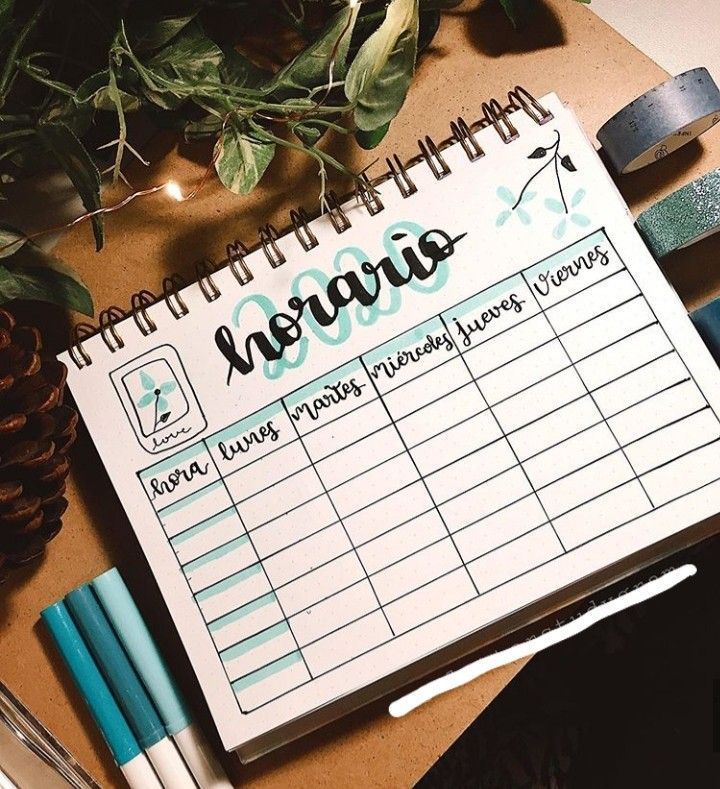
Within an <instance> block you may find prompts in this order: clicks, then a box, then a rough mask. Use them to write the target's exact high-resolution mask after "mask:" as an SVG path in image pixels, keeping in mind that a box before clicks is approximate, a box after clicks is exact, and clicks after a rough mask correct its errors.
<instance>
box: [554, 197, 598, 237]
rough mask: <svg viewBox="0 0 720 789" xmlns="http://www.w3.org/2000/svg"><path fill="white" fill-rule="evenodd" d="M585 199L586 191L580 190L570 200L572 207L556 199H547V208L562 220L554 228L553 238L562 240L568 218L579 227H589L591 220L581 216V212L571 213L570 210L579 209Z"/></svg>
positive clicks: (583, 215)
mask: <svg viewBox="0 0 720 789" xmlns="http://www.w3.org/2000/svg"><path fill="white" fill-rule="evenodd" d="M584 197H585V190H584V189H578V190H577V191H576V192H575V193H574V194H573V196H572V197H571V198H570V207H569V208H568V207H567V206H566V205H565V204H563V203H561V202H560V201H559V200H556V199H555V198H554V197H547V198H545V208H547V210H548V211H551V212H552V213H553V214H558V215H559V216H560V219H559V221H558V223H557V224H556V225H555V227H554V228H553V238H558V239H560V238H562V237H563V236H564V235H565V231H566V230H567V226H568V218H569V219H570V221H571V222H572V223H573V224H574V225H577V226H578V227H587V226H588V225H589V224H590V219H589V218H588V217H586V216H585V214H581V213H580V212H579V211H571V210H570V209H573V208H577V206H578V205H579V204H580V203H581V202H582V200H583V198H584Z"/></svg>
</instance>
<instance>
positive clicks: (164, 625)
mask: <svg viewBox="0 0 720 789" xmlns="http://www.w3.org/2000/svg"><path fill="white" fill-rule="evenodd" d="M476 5H477V3H474V2H466V3H465V4H463V5H462V6H461V7H460V8H459V9H456V10H455V11H453V12H451V13H448V14H446V15H444V16H443V22H442V25H441V28H440V32H439V33H438V35H437V36H436V38H435V40H434V41H433V44H432V48H431V50H430V51H429V52H428V53H427V54H425V55H424V56H423V58H422V60H421V62H420V65H419V68H418V74H417V78H416V80H415V82H414V83H413V86H412V89H411V91H410V96H409V98H408V100H407V102H406V104H405V107H404V108H403V110H402V112H401V114H400V117H399V118H398V119H397V120H396V121H395V122H394V123H393V126H392V129H391V131H390V133H389V135H388V137H387V138H386V140H385V141H384V142H383V143H382V145H381V146H380V148H379V149H377V150H375V151H372V152H367V151H361V150H359V149H357V148H356V147H355V146H353V144H352V143H351V142H349V141H346V140H345V139H343V138H342V137H340V136H338V137H336V138H335V139H333V140H332V141H330V150H331V151H332V153H333V154H334V155H335V156H336V157H338V158H340V159H342V160H343V161H345V162H348V163H349V164H351V165H352V166H353V167H355V168H356V169H360V168H362V167H364V166H365V165H367V164H369V163H370V162H372V161H373V160H374V159H376V158H378V157H379V158H380V161H384V158H385V156H387V155H388V154H389V153H391V152H397V153H398V155H399V156H400V157H401V158H403V159H404V158H409V157H410V156H413V155H415V154H416V153H417V144H416V140H417V138H418V137H419V136H421V135H422V134H426V133H427V134H430V135H432V136H433V137H434V138H435V139H442V138H444V137H446V136H448V132H449V130H448V123H449V121H450V120H451V119H452V118H455V117H457V116H458V115H463V116H464V117H465V118H466V119H468V120H474V119H476V118H477V117H478V116H479V115H480V103H481V102H482V101H483V100H485V99H487V98H489V97H492V96H496V97H500V98H502V97H504V95H505V93H506V92H507V90H508V89H509V88H511V87H513V86H514V85H515V84H516V83H520V84H522V85H524V86H525V87H527V88H528V89H529V90H531V91H532V92H533V93H534V94H535V95H538V96H540V95H542V94H544V93H546V92H548V91H550V90H555V91H557V92H558V93H559V94H560V96H561V97H562V98H563V99H564V100H565V101H567V102H569V103H570V104H571V106H572V107H573V108H574V110H575V112H576V113H577V115H578V117H579V119H580V121H581V123H582V124H583V126H584V128H585V130H586V132H587V133H588V135H589V136H590V138H591V139H593V140H594V138H595V132H596V131H597V129H598V127H599V126H600V125H601V124H602V122H603V121H604V120H606V119H607V118H608V117H609V116H610V115H611V114H613V113H614V112H615V111H617V110H618V109H619V108H620V107H622V106H624V105H625V104H626V103H628V102H629V101H630V100H632V99H633V98H635V97H636V96H637V95H638V94H640V93H642V92H643V91H645V90H647V89H648V88H650V87H652V86H653V85H655V84H657V83H659V82H661V81H662V80H663V79H664V78H665V77H666V74H665V73H664V72H663V71H662V69H660V68H659V67H658V66H657V65H656V64H654V63H653V62H652V61H650V60H649V59H648V58H647V57H645V56H644V55H643V54H642V53H640V52H639V51H638V50H636V49H635V48H634V47H632V46H631V45H630V44H628V42H627V41H625V40H624V39H622V38H621V37H620V36H619V35H618V34H617V33H615V32H614V31H613V30H611V29H610V28H609V27H607V26H606V25H605V24H604V23H603V22H602V21H601V20H599V19H598V18H597V17H596V16H595V15H594V14H593V13H592V12H591V11H589V10H588V9H587V8H586V7H584V6H583V5H581V4H579V3H576V2H573V1H572V0H546V1H545V2H542V0H538V7H539V11H538V14H537V19H536V20H535V23H534V24H533V26H532V27H530V28H529V29H528V30H526V31H525V32H524V33H522V34H521V33H516V32H514V31H513V30H512V28H511V27H510V26H509V25H508V24H507V23H506V21H505V20H504V18H503V17H502V14H501V12H500V10H499V8H498V7H497V4H495V3H488V4H486V5H483V6H482V7H481V8H480V9H479V10H478V9H476V8H475V6H476ZM648 24H652V20H651V19H649V20H648ZM698 65H700V64H698ZM143 153H144V154H145V155H146V156H147V158H149V159H150V160H151V162H152V163H153V164H152V165H151V166H150V168H148V170H144V171H143V172H141V173H134V174H133V175H134V178H135V185H136V187H140V186H141V185H143V184H145V183H147V184H151V183H158V182H162V181H163V180H166V179H168V178H169V177H172V178H174V179H175V180H177V181H179V182H182V183H188V182H192V180H193V179H194V178H197V177H198V175H199V174H200V173H201V172H202V170H203V168H204V164H205V163H206V162H207V161H208V157H209V148H208V146H206V145H205V146H203V145H197V146H187V145H184V144H182V145H178V144H177V141H176V140H175V139H174V138H171V137H169V136H167V135H160V136H158V137H156V138H153V140H151V142H150V143H149V144H148V146H147V148H146V149H145V150H144V151H143ZM718 166H720V129H715V130H712V131H711V132H709V133H708V134H707V135H705V136H704V137H703V138H702V140H701V141H700V142H695V143H691V144H689V145H688V146H686V147H685V148H684V149H682V150H681V151H679V152H677V153H675V154H673V155H672V156H670V157H668V158H666V159H664V160H662V161H661V162H659V163H657V164H655V165H653V166H651V167H649V168H646V169H645V170H642V171H640V172H638V173H635V174H633V175H630V176H625V177H623V178H621V179H620V181H619V183H618V186H619V188H620V190H621V192H622V193H623V195H624V197H625V199H626V200H627V202H628V203H629V204H630V207H631V208H632V210H633V211H634V212H637V211H638V210H640V209H641V208H643V207H645V206H646V205H648V204H650V203H651V202H653V201H654V200H655V199H657V198H658V197H661V196H663V195H664V194H666V193H668V192H669V191H671V190H673V189H675V188H677V187H678V186H680V185H682V184H683V183H685V182H687V181H689V180H691V179H692V178H694V177H696V176H697V175H699V174H701V173H702V172H705V171H707V170H709V169H711V168H712V167H718ZM315 171H316V166H315V164H314V163H313V162H311V161H310V160H309V159H307V158H302V157H297V156H294V155H288V154H287V153H286V152H284V151H283V152H281V153H280V154H279V155H278V156H277V157H276V159H275V161H274V162H273V164H272V166H271V167H270V169H269V171H268V173H267V175H266V177H265V178H264V179H263V181H262V184H261V186H260V187H259V188H258V189H256V190H255V191H254V192H253V193H252V195H250V196H249V197H237V196H234V195H231V194H229V193H228V192H225V191H223V189H222V188H221V187H220V186H219V185H218V184H217V183H211V184H210V185H209V186H208V187H207V188H206V189H204V190H203V191H202V192H201V193H200V195H199V196H198V197H197V198H195V199H194V200H192V201H189V202H187V203H182V204H173V203H171V202H170V201H168V200H167V199H163V197H162V195H159V196H157V197H152V198H148V199H147V200H145V202H142V201H139V202H137V203H134V204H131V205H130V206H128V207H127V208H126V209H124V210H123V211H121V212H119V213H117V214H114V215H111V216H109V217H108V218H107V223H106V228H107V239H108V240H107V245H106V248H105V249H104V250H103V251H102V252H101V253H100V254H96V253H94V252H93V247H92V243H91V239H90V234H89V230H88V228H87V227H81V228H78V229H77V230H76V232H73V233H70V234H68V235H67V236H66V237H65V238H64V239H63V240H62V241H61V242H60V244H59V245H58V247H57V248H56V251H57V252H58V254H59V255H60V256H61V257H63V258H64V259H65V260H66V261H68V262H69V263H70V264H71V265H73V266H74V267H75V268H76V269H77V270H78V271H79V272H80V273H81V275H82V277H83V278H84V280H85V281H86V283H87V284H88V285H89V287H90V289H91V291H92V293H93V295H94V298H95V303H96V306H97V309H98V310H100V309H102V308H104V307H107V306H109V305H110V304H118V305H119V306H121V307H127V305H128V303H129V298H130V294H131V293H132V292H134V291H137V290H139V289H141V288H148V289H150V290H153V291H154V292H158V291H159V290H160V283H161V281H162V278H163V277H164V276H166V275H167V274H169V273H170V272H172V271H179V272H180V273H181V274H183V275H185V276H187V277H188V278H192V271H193V263H194V261H195V260H197V259H198V258H201V257H205V256H207V255H211V256H214V257H215V258H216V259H219V258H220V257H222V253H223V250H224V245H225V243H226V242H227V241H228V240H230V239H233V238H236V237H237V238H240V239H243V240H245V241H246V242H252V241H253V239H254V238H255V236H254V234H255V232H256V229H257V227H258V226H260V225H261V224H264V223H265V222H268V221H270V222H273V223H274V224H275V225H276V226H278V227H283V226H285V225H286V224H287V212H288V210H289V209H290V208H292V207H294V206H296V205H298V204H303V205H305V206H306V207H308V208H311V207H312V206H313V205H315V204H316V200H317V190H318V180H317V177H316V172H315ZM373 172H380V164H377V165H375V168H374V170H371V173H373ZM341 186H342V185H341ZM118 194H119V192H118ZM105 199H106V200H112V199H113V193H112V192H109V193H108V194H107V195H106V198H105ZM37 221H38V223H40V222H41V221H42V220H41V219H40V218H39V219H38V220H37ZM26 229H29V228H27V227H26ZM719 253H720V237H715V238H710V239H707V240H705V241H703V242H701V243H700V244H697V245H695V247H693V248H691V249H688V250H685V251H684V252H682V253H678V254H676V255H674V256H673V257H672V258H670V259H669V260H668V261H667V262H666V263H665V264H664V269H665V271H666V273H667V275H668V277H669V278H670V280H671V281H672V283H673V284H674V285H675V286H676V288H677V289H678V291H679V293H680V295H681V297H682V298H683V299H684V300H685V301H686V303H687V304H688V305H689V306H693V305H695V304H697V303H699V302H702V301H703V300H705V299H706V298H707V297H708V296H709V295H711V294H712V293H714V292H716V291H717V290H718V289H720V277H719V276H718V274H717V270H716V267H715V263H716V262H720V254H719ZM49 314H50V317H48V315H49ZM31 317H32V319H33V320H36V321H37V322H39V323H40V324H43V325H49V326H50V327H51V329H52V330H53V331H54V336H52V337H50V338H49V339H51V341H53V340H54V345H55V346H57V347H62V345H63V340H62V336H63V335H61V332H60V330H61V329H65V328H67V327H63V326H62V321H60V322H59V321H58V319H57V317H56V315H55V313H52V311H51V312H50V313H48V310H47V309H46V308H42V307H36V308H34V311H33V312H32V314H31ZM58 326H59V327H60V328H58ZM73 460H74V466H73V471H72V475H71V478H70V481H69V486H68V487H69V494H68V495H69V500H70V506H69V509H68V511H67V513H66V515H65V519H64V520H65V526H64V529H63V531H62V532H61V533H60V535H59V536H58V537H57V538H56V540H55V541H54V542H53V543H51V545H50V546H49V549H48V553H47V558H46V560H45V561H44V562H43V563H41V564H39V565H38V566H35V567H31V568H27V569H23V570H21V571H18V572H16V573H13V574H12V575H11V576H10V577H9V578H8V579H7V580H6V582H5V584H4V585H3V586H2V587H0V634H1V635H0V677H1V678H2V680H3V681H4V682H6V683H7V684H8V685H9V686H10V687H11V688H12V689H13V690H14V692H15V693H16V694H17V695H19V696H20V698H21V699H23V701H24V702H25V704H27V705H28V706H29V707H30V708H31V709H32V710H33V711H34V712H35V713H36V714H37V715H38V716H39V717H40V718H41V719H42V720H43V721H44V723H45V724H46V725H47V726H48V727H49V728H51V729H52V730H53V731H54V732H55V733H56V734H57V735H58V736H59V737H60V738H61V739H62V741H63V742H64V744H65V745H66V746H67V747H68V748H70V749H71V750H72V751H73V752H74V753H75V754H76V755H77V757H78V758H79V759H80V761H81V762H82V763H83V764H84V765H85V766H86V767H87V768H88V769H89V770H90V771H91V772H92V773H93V774H94V775H95V776H96V777H97V779H98V780H99V781H100V783H101V784H102V785H103V786H120V785H122V781H121V779H120V777H119V774H118V772H117V770H116V769H115V767H114V766H113V764H112V762H111V760H110V758H109V755H108V752H107V750H106V748H105V747H104V745H103V744H102V742H101V740H100V737H99V735H98V734H97V732H96V731H95V729H94V727H93V725H92V723H91V721H90V718H89V716H88V715H87V713H86V712H85V711H84V709H83V707H82V705H81V702H80V700H79V698H78V696H77V695H76V693H75V691H74V689H73V688H72V686H71V685H70V682H69V680H68V678H67V675H66V674H65V672H64V670H63V669H62V667H61V666H60V664H59V660H58V658H57V655H56V654H55V653H54V652H53V649H52V647H51V645H50V643H49V641H48V639H47V637H46V636H45V634H44V633H43V631H42V628H41V627H40V626H39V625H38V613H39V611H40V610H41V609H42V608H43V607H44V606H46V605H48V604H49V603H51V602H53V601H55V600H57V599H58V598H60V597H62V596H63V595H64V594H66V593H67V592H68V591H69V590H70V589H72V588H73V587H75V586H76V585H78V584H80V583H82V582H85V581H87V580H89V579H90V578H92V577H94V576H95V575H97V574H99V573H101V572H102V571H103V570H105V569H106V568H108V567H109V566H111V565H117V566H119V567H120V568H121V570H122V572H123V574H124V575H125V576H126V577H127V578H128V580H129V582H130V585H131V587H132V590H133V592H134V594H135V596H136V599H137V601H138V603H139V605H140V606H141V608H142V609H143V612H144V613H145V615H146V616H147V618H148V619H149V620H150V622H151V624H152V625H153V626H154V628H155V631H156V632H157V633H158V634H159V637H160V641H161V643H162V645H163V647H164V649H165V651H166V654H167V655H168V656H169V658H170V662H171V665H172V667H173V669H174V670H175V672H176V674H177V676H178V677H179V678H180V681H181V684H182V686H183V687H184V688H185V689H186V691H187V693H188V695H189V696H190V698H191V701H192V702H193V704H194V706H195V707H196V709H197V712H198V715H199V717H200V719H201V721H203V722H205V724H206V726H205V728H206V730H207V731H208V732H211V733H213V728H212V724H211V723H209V721H208V717H207V711H206V709H205V707H204V704H203V702H202V700H201V697H200V695H199V691H198V688H197V685H196V683H195V681H194V679H193V676H192V672H191V671H190V668H189V666H188V664H187V662H186V659H185V657H184V654H183V652H182V649H181V648H180V645H179V641H178V638H177V635H176V634H175V631H174V629H173V628H172V625H171V623H170V622H169V617H168V616H167V614H166V612H165V609H164V607H163V604H162V602H161V598H160V595H159V592H158V590H157V588H156V586H155V583H154V581H153V580H152V578H151V575H150V572H149V570H148V568H147V565H146V563H145V560H144V558H143V556H142V553H141V551H140V550H139V547H138V545H137V543H136V541H135V538H134V536H133V534H132V531H131V528H130V526H129V524H128V523H127V520H126V518H125V515H124V513H123V511H122V508H121V506H120V504H119V502H118V500H117V498H116V496H115V494H114V492H113V490H112V487H111V485H110V483H109V481H108V479H107V477H106V475H105V473H104V471H103V469H102V466H101V463H100V460H99V458H98V456H97V454H96V452H95V449H94V447H93V445H92V442H91V441H90V439H89V438H88V436H87V435H86V434H84V433H82V434H81V436H80V438H79V440H78V443H77V445H76V448H75V451H74V457H73ZM520 668H521V665H520V664H515V665H512V666H508V667H506V668H503V669H500V670H498V671H495V672H493V673H491V674H489V675H486V676H484V677H482V678H481V679H479V680H477V681H476V682H474V683H472V684H471V685H469V686H466V687H464V688H462V689H460V690H457V691H455V692H453V693H451V694H448V695H446V696H444V697H442V698H439V699H437V700H435V701H433V702H432V703H430V704H427V705H425V706H424V707H422V708H421V709H419V710H418V711H416V712H414V713H412V714H410V715H408V716H406V717H405V718H403V719H400V720H394V719H391V718H390V717H389V715H388V714H387V702H386V701H384V702H378V703H376V704H374V705H371V706H370V707H367V708H365V709H363V710H361V711H359V712H357V713H355V714H353V715H350V716H348V717H347V718H344V719H343V720H341V721H339V722H337V723H335V724H333V725H332V726H329V727H327V728H325V729H324V730H322V731H321V732H318V733H316V734H314V735H310V736H309V737H306V738H305V739H304V740H302V741H300V742H298V743H295V744H293V745H291V746H289V747H287V748H285V749H283V750H281V751H280V752H277V753H275V754H272V755H270V756H268V757H265V758H264V759H261V760H259V761H257V762H255V763H253V764H252V765H250V766H248V767H240V766H239V764H238V763H237V762H236V760H235V759H234V758H228V759H227V762H228V764H229V766H230V768H231V769H232V771H233V774H234V776H235V777H236V778H237V780H238V782H242V783H243V784H244V785H245V786H262V787H290V786H318V787H322V786H327V787H330V786H332V787H336V786H340V785H346V786H360V785H362V786H364V787H367V786H393V787H402V786H411V785H412V784H413V783H414V782H415V781H416V780H417V779H418V778H420V776H422V775H423V774H424V772H425V771H426V770H427V769H428V768H429V767H430V766H431V765H432V764H433V763H434V762H435V761H436V759H437V758H438V757H439V756H440V755H441V754H442V753H443V752H444V751H445V750H446V749H447V748H448V747H449V746H450V745H451V744H452V743H453V742H454V741H455V739H457V737H458V736H459V735H460V734H461V733H462V732H463V731H464V729H465V728H466V727H467V726H468V725H469V724H470V723H471V722H472V721H473V720H474V719H475V718H476V717H477V715H479V713H480V712H481V711H482V710H483V709H484V708H485V707H486V706H487V705H488V704H489V703H490V702H491V701H492V699H493V698H494V697H495V696H496V695H497V694H498V693H499V692H500V691H501V690H502V688H503V687H504V686H505V685H506V684H507V683H508V682H509V681H510V680H511V679H512V678H513V676H514V675H515V673H516V672H517V671H519V670H520Z"/></svg>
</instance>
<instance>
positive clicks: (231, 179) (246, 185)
mask: <svg viewBox="0 0 720 789" xmlns="http://www.w3.org/2000/svg"><path fill="white" fill-rule="evenodd" d="M274 155H275V143H272V142H266V141H263V140H259V139H257V137H254V136H253V135H252V134H251V133H249V132H248V131H246V130H244V129H243V128H242V127H240V128H239V127H238V125H237V124H236V123H228V124H227V126H226V127H225V131H224V132H223V136H222V149H221V151H220V155H219V156H218V159H217V161H216V162H215V170H216V171H217V174H218V176H219V178H220V180H221V181H222V182H223V184H224V186H225V187H226V188H227V189H229V190H230V191H231V192H234V193H235V194H243V195H245V194H248V192H250V191H251V190H252V188H253V187H254V186H255V184H257V182H258V181H259V180H260V178H261V177H262V175H263V173H264V172H265V170H266V169H267V166H268V165H269V164H270V162H271V161H272V158H273V156H274Z"/></svg>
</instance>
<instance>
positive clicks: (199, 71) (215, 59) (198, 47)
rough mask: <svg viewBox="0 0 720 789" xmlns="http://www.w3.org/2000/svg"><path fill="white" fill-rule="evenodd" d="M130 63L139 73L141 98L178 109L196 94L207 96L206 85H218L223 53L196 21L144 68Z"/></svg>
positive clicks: (135, 61)
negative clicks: (141, 89) (141, 88)
mask: <svg viewBox="0 0 720 789" xmlns="http://www.w3.org/2000/svg"><path fill="white" fill-rule="evenodd" d="M133 62H134V64H135V65H136V67H138V68H139V69H142V71H141V72H140V73H141V76H142V77H143V80H144V86H143V94H144V95H145V96H146V98H147V99H148V101H151V102H152V103H153V104H156V105H157V106H158V107H162V108H163V109H166V110H174V109H177V108H178V107H179V106H180V105H181V104H182V103H183V102H184V101H185V100H186V99H188V98H191V97H193V96H194V95H196V94H199V95H201V96H203V95H207V94H208V93H209V90H208V84H213V83H214V84H215V85H217V86H218V87H219V86H220V84H221V81H220V64H221V63H222V62H223V53H222V50H221V49H220V47H218V46H217V44H215V42H214V41H212V40H211V39H210V38H208V36H207V35H206V34H205V31H204V30H203V29H202V27H201V26H200V24H199V23H198V22H197V21H193V22H191V23H190V24H189V25H187V26H186V27H185V28H183V30H181V31H180V33H179V34H178V35H177V36H175V38H173V39H172V41H171V42H170V43H169V44H168V45H167V46H166V47H164V48H163V49H161V50H160V51H159V52H157V53H156V54H155V55H153V57H152V58H150V60H149V61H148V62H147V64H146V65H145V67H143V66H142V64H140V62H139V61H137V59H135V60H134V61H133ZM201 86H202V87H201Z"/></svg>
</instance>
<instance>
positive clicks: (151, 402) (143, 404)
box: [135, 370, 177, 433]
mask: <svg viewBox="0 0 720 789" xmlns="http://www.w3.org/2000/svg"><path fill="white" fill-rule="evenodd" d="M140 385H141V386H142V388H143V394H142V395H141V396H140V399H139V400H138V401H137V403H136V404H135V405H136V406H137V407H138V408H149V407H150V406H153V409H154V413H153V433H154V432H156V431H157V430H158V429H159V428H160V427H161V426H162V425H164V424H165V422H167V421H168V419H169V418H170V413H171V412H170V411H168V407H169V404H168V401H167V399H166V397H165V395H168V394H170V392H172V391H174V390H175V387H176V386H177V383H176V382H175V381H165V382H164V383H161V384H156V383H155V380H154V379H153V377H152V376H151V375H149V374H148V373H146V372H145V370H140Z"/></svg>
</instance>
